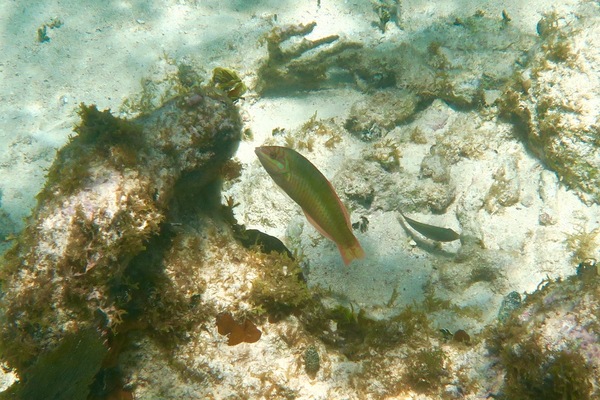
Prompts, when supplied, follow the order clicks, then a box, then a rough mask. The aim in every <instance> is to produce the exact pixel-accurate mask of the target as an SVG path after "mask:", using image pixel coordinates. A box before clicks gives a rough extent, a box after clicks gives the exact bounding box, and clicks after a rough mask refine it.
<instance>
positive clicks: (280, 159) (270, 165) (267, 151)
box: [254, 146, 289, 176]
mask: <svg viewBox="0 0 600 400" xmlns="http://www.w3.org/2000/svg"><path fill="white" fill-rule="evenodd" d="M254 152H255V153H256V156H257V157H258V159H259V160H260V163H261V164H262V166H263V167H264V168H265V169H266V170H267V172H268V173H269V175H271V176H273V175H284V174H286V173H288V172H289V165H288V163H289V160H288V158H287V157H286V155H285V152H284V147H280V146H261V147H257V148H255V149H254Z"/></svg>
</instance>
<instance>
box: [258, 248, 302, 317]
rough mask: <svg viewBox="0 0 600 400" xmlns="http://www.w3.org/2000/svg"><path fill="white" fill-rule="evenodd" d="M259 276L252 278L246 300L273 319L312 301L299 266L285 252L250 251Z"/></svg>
mask: <svg viewBox="0 0 600 400" xmlns="http://www.w3.org/2000/svg"><path fill="white" fill-rule="evenodd" d="M252 257H254V258H256V261H258V263H257V264H258V265H259V267H258V268H257V269H258V272H259V276H258V277H257V278H256V279H254V281H253V282H252V290H251V291H250V301H251V302H252V303H253V304H254V305H255V306H256V307H258V310H257V311H258V312H259V313H262V312H266V313H268V314H269V317H270V319H271V320H273V321H277V320H279V319H281V318H283V317H285V316H287V315H289V314H290V313H292V312H294V311H297V310H300V309H302V308H304V307H307V306H308V305H309V304H312V303H313V296H312V294H311V292H310V290H309V289H308V286H307V285H306V282H305V280H304V276H303V275H302V269H301V268H300V265H299V264H298V261H295V260H293V259H291V258H289V257H288V256H287V254H285V253H283V254H280V253H277V252H270V253H268V254H265V253H258V252H253V255H252Z"/></svg>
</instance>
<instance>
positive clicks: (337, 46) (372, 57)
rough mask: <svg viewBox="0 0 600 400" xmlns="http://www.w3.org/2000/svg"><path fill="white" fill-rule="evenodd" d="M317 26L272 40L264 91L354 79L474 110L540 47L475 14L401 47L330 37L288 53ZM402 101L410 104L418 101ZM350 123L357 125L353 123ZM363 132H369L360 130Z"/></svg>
mask: <svg viewBox="0 0 600 400" xmlns="http://www.w3.org/2000/svg"><path fill="white" fill-rule="evenodd" d="M314 26H315V24H314V23H312V24H308V25H291V26H287V27H282V28H279V27H277V28H275V29H273V31H272V32H271V34H270V35H268V36H267V38H266V42H267V48H268V57H267V58H266V59H265V61H264V62H263V64H262V65H261V67H260V68H259V70H258V77H257V78H258V79H257V91H258V92H259V93H261V94H265V93H268V94H281V93H293V92H296V91H300V90H302V91H305V90H315V89H320V88H324V87H336V86H341V85H347V83H348V81H353V82H354V83H355V85H356V86H357V87H358V88H360V89H362V90H374V89H386V88H402V89H406V90H408V91H410V92H412V93H414V94H416V95H417V96H418V97H419V98H421V99H434V98H441V99H444V100H446V101H448V102H450V103H453V104H456V105H459V106H474V105H476V104H478V103H480V102H483V101H484V99H483V94H484V93H486V92H488V93H490V91H493V90H499V89H501V88H502V87H503V85H504V83H505V82H506V81H507V80H508V79H509V78H510V77H511V76H512V74H513V72H514V69H515V67H516V65H517V63H518V62H521V61H522V60H523V59H524V58H525V56H526V53H527V51H528V50H529V49H530V48H531V46H532V45H533V43H534V38H533V37H532V36H531V35H528V34H524V33H522V32H520V31H519V30H518V29H516V28H515V27H514V26H512V25H510V24H508V23H507V22H506V21H505V20H504V19H503V18H502V16H501V15H497V16H496V17H493V16H485V15H479V14H475V15H473V16H470V17H467V18H463V19H458V18H457V19H456V20H454V21H450V20H449V21H439V22H437V23H434V24H432V25H431V26H430V27H429V28H428V29H426V30H423V31H418V32H408V34H407V37H408V39H407V40H406V41H403V42H401V43H392V42H383V43H377V44H369V43H366V44H362V43H357V42H350V41H347V40H343V39H340V38H339V37H338V36H327V37H324V38H321V39H317V40H312V41H311V40H307V39H306V38H305V39H304V40H302V41H301V42H300V43H299V44H297V45H291V46H289V47H290V49H287V50H283V49H282V44H284V42H286V41H288V40H290V38H292V37H297V36H301V37H302V36H306V35H308V34H309V33H310V32H312V30H313V29H314ZM327 45H329V47H327ZM321 46H323V47H322V48H321ZM309 50H314V51H313V52H312V53H309V52H308V51H309ZM377 96H383V95H376V96H375V100H376V101H378V100H377ZM388 96H389V95H388ZM404 97H405V98H406V96H404ZM488 97H489V96H488ZM413 101H414V100H413ZM402 102H403V103H405V104H406V106H409V105H410V103H411V102H410V101H409V102H408V103H406V100H402ZM406 106H402V107H401V110H399V114H400V115H402V114H405V113H406V109H407V107H406ZM363 108H364V107H363ZM410 108H411V107H408V109H410ZM358 112H360V111H358ZM392 118H394V119H395V117H394V116H392ZM401 119H404V118H401ZM350 123H351V125H350V126H352V120H350ZM391 123H393V122H392V121H387V123H386V124H391ZM367 128H368V127H367ZM349 129H350V128H349ZM357 129H360V130H364V127H361V124H358V127H357ZM351 130H352V129H351Z"/></svg>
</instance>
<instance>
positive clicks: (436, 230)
mask: <svg viewBox="0 0 600 400" xmlns="http://www.w3.org/2000/svg"><path fill="white" fill-rule="evenodd" d="M400 214H401V215H402V217H404V219H405V220H406V222H408V224H409V225H410V226H411V227H412V228H413V229H414V230H415V231H417V232H419V233H420V234H421V235H423V236H425V237H426V238H428V239H431V240H437V241H438V242H452V241H454V240H457V239H460V234H458V233H456V232H454V231H453V230H452V229H450V228H440V227H439V226H435V225H429V224H424V223H422V222H419V221H415V220H414V219H411V218H408V217H407V216H406V215H404V214H403V213H402V212H400Z"/></svg>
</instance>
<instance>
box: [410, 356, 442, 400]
mask: <svg viewBox="0 0 600 400" xmlns="http://www.w3.org/2000/svg"><path fill="white" fill-rule="evenodd" d="M444 358H445V356H444V351H443V350H442V349H440V348H433V349H423V350H419V351H417V352H415V353H412V354H410V355H409V356H408V357H407V358H406V372H405V373H404V380H405V382H406V383H407V384H409V385H410V386H411V387H412V388H413V389H414V390H416V391H418V392H423V393H427V392H432V391H435V390H437V389H438V388H439V387H440V386H441V383H442V381H441V380H442V378H443V377H444V376H446V375H447V373H446V371H445V370H444Z"/></svg>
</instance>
